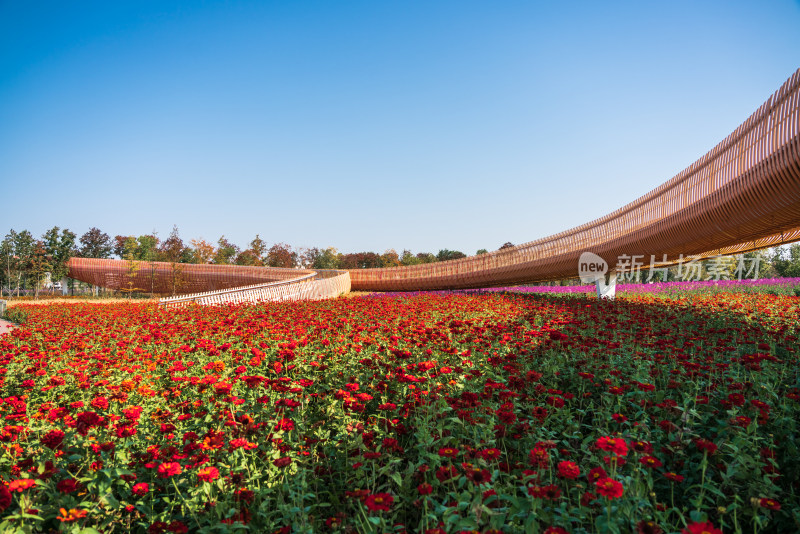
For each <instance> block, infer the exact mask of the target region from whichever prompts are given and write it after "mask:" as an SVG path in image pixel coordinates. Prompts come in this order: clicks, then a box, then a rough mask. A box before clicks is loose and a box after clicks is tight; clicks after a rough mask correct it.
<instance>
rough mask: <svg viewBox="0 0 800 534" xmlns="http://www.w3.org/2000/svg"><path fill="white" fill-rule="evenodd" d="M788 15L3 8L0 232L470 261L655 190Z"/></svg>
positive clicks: (793, 46)
mask: <svg viewBox="0 0 800 534" xmlns="http://www.w3.org/2000/svg"><path fill="white" fill-rule="evenodd" d="M799 60H800V3H799V2H798V1H787V0H772V1H769V2H764V1H761V0H758V1H755V0H754V1H752V2H737V1H705V2H698V1H675V2H642V1H630V2H597V1H573V2H534V1H504V2H487V1H484V2H473V1H468V0H466V1H465V0H458V1H442V2H437V1H419V2H416V1H403V2H390V1H383V2H381V1H362V2H359V1H352V2H330V1H319V2H266V1H265V2H213V1H209V2H195V1H191V2H168V1H150V2H148V1H142V0H138V1H135V2H122V1H112V2H109V1H103V2H46V1H36V2H30V1H25V0H6V1H0V199H2V201H0V214H1V215H0V232H2V234H3V235H4V234H5V233H6V232H7V231H8V230H9V229H11V228H14V229H15V230H18V231H19V230H22V229H28V230H30V231H31V232H33V233H34V234H35V235H37V236H39V235H41V234H42V233H43V232H44V231H45V230H47V229H48V228H50V227H52V226H54V225H57V226H60V227H62V228H64V227H67V228H69V229H71V230H73V231H74V232H76V233H78V235H81V234H82V233H84V232H86V231H87V230H88V229H89V228H90V227H91V226H96V227H98V228H100V229H101V230H103V231H105V232H107V233H108V234H109V235H111V236H112V237H113V236H114V235H116V234H126V235H128V234H135V235H138V234H144V233H149V232H151V231H152V230H154V229H155V230H156V231H157V232H158V234H159V236H160V237H162V238H163V237H166V236H167V234H169V232H170V230H171V229H172V226H173V225H174V224H175V225H178V227H179V229H180V232H181V236H182V237H183V238H184V240H185V241H186V242H187V243H188V241H189V240H190V239H191V238H201V237H202V238H205V239H206V240H209V241H212V242H216V240H217V239H218V238H219V237H220V235H223V234H224V235H225V236H226V237H227V238H229V239H230V240H232V241H234V242H235V243H237V244H239V245H240V246H245V245H246V244H247V243H248V242H249V241H250V240H251V239H252V238H253V237H254V236H255V234H256V233H258V234H260V235H261V237H262V238H263V239H265V240H266V241H267V242H268V243H269V244H272V243H274V242H278V241H281V242H286V243H289V244H291V245H293V246H318V247H327V246H334V247H337V248H338V249H339V250H340V251H343V252H356V251H362V250H374V251H378V252H382V251H384V250H386V249H388V248H395V249H397V250H398V252H399V251H402V249H404V248H408V249H411V250H412V251H414V252H419V251H431V252H433V253H436V252H437V251H438V250H439V249H441V248H449V249H451V250H455V249H457V250H462V251H464V252H466V253H468V254H474V253H475V251H476V250H477V249H479V248H487V249H489V250H495V249H497V248H498V247H499V246H500V245H502V244H503V243H504V242H506V241H511V242H513V243H515V244H519V243H523V242H526V241H531V240H534V239H537V238H540V237H544V236H547V235H550V234H553V233H556V232H559V231H562V230H565V229H567V228H570V227H573V226H576V225H579V224H582V223H584V222H588V221H589V220H591V219H595V218H597V217H600V216H602V215H604V214H606V213H608V212H610V211H613V210H614V209H616V208H618V207H620V206H622V205H623V204H626V203H627V202H629V201H631V200H633V199H635V198H636V197H638V196H640V195H642V194H644V193H646V192H647V191H649V190H650V189H652V188H653V187H655V186H657V185H659V184H660V183H662V182H664V181H666V180H667V179H669V178H671V177H672V176H673V175H675V174H676V173H678V172H679V171H681V170H682V169H683V168H684V167H686V166H688V165H689V164H691V163H692V162H693V161H694V160H696V159H697V158H699V157H700V156H702V155H703V154H704V153H705V152H706V151H708V150H709V149H710V148H712V147H713V146H714V145H715V144H717V143H718V142H719V141H721V140H722V139H723V138H724V137H725V136H726V135H727V134H728V133H730V132H731V131H732V130H733V129H734V128H735V127H736V126H738V125H739V124H740V123H741V122H742V121H744V120H745V119H746V118H747V117H748V116H749V115H750V114H751V113H752V112H753V111H754V110H755V109H756V108H757V107H758V106H759V105H760V104H761V103H762V102H763V101H764V100H766V99H767V98H768V97H769V95H770V94H771V93H772V92H773V91H775V90H776V89H777V88H778V87H779V86H780V85H781V84H782V83H783V82H784V81H785V80H786V78H788V77H789V76H790V75H791V74H792V73H793V72H794V71H795V70H796V69H797V68H798V67H800V61H799Z"/></svg>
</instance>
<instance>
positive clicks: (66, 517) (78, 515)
mask: <svg viewBox="0 0 800 534" xmlns="http://www.w3.org/2000/svg"><path fill="white" fill-rule="evenodd" d="M60 512H61V516H60V517H58V520H59V521H61V522H62V523H72V522H73V521H77V520H78V519H82V518H84V517H86V514H87V512H86V510H77V509H75V508H70V509H69V510H66V509H64V508H61V510H60Z"/></svg>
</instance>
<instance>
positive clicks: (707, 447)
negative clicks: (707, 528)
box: [694, 439, 717, 524]
mask: <svg viewBox="0 0 800 534" xmlns="http://www.w3.org/2000/svg"><path fill="white" fill-rule="evenodd" d="M694 443H695V445H697V448H698V449H700V450H701V451H705V452H707V453H708V454H709V455H712V454H714V453H715V452H717V446H716V445H715V444H714V442H712V441H708V440H707V439H698V440H697V441H695V442H694ZM709 524H710V523H709Z"/></svg>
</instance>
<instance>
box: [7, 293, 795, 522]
mask: <svg viewBox="0 0 800 534" xmlns="http://www.w3.org/2000/svg"><path fill="white" fill-rule="evenodd" d="M14 310H15V313H16V314H17V316H26V319H25V322H24V324H23V325H22V326H21V327H20V328H18V329H16V330H14V331H13V332H12V333H11V334H10V335H7V336H4V337H2V338H0V380H1V382H0V384H2V389H1V390H0V391H1V392H2V395H1V398H0V401H1V402H0V418H2V422H1V423H0V424H1V425H2V427H0V445H2V456H1V457H0V476H1V477H2V483H1V484H0V510H1V511H0V531H3V532H6V531H12V530H14V529H23V530H27V531H41V532H50V531H70V532H80V531H81V529H86V528H91V529H94V530H85V532H93V531H98V532H112V531H119V530H122V531H131V532H149V533H161V532H193V531H203V532H234V531H241V530H243V529H247V530H249V531H253V532H282V533H288V532H376V533H383V532H409V533H423V532H448V533H454V532H482V533H484V532H485V533H488V532H505V533H512V532H526V533H527V532H532V533H540V532H568V533H584V532H622V533H628V532H665V533H669V532H675V533H677V532H682V531H683V532H692V533H693V532H706V531H707V532H725V533H728V532H754V531H756V530H757V531H758V532H796V531H798V530H800V497H798V496H799V495H800V482H798V481H800V462H798V450H797V445H796V443H797V442H798V421H799V420H800V404H799V401H800V380H799V379H798V376H799V375H798V354H797V349H798V339H797V336H798V332H797V329H798V324H799V321H798V311H799V310H800V301H799V299H798V298H797V297H785V296H771V295H759V294H748V295H743V294H728V293H715V294H692V293H684V294H680V295H669V296H665V295H661V296H653V295H648V294H636V295H630V296H627V297H625V298H621V299H618V300H616V301H613V302H598V301H597V300H596V299H589V298H586V297H584V296H571V295H561V296H552V295H550V296H547V295H535V294H529V295H503V294H491V295H479V296H469V295H417V296H409V297H403V296H393V297H384V298H381V297H377V298H372V297H367V298H355V299H338V300H333V301H323V302H295V303H266V304H263V305H258V306H249V307H248V306H242V307H187V308H183V309H177V310H164V309H158V308H156V307H153V306H152V305H147V304H109V305H100V304H97V305H90V304H85V305H81V304H76V305H50V306H35V305H21V306H18V307H17V308H15V309H14Z"/></svg>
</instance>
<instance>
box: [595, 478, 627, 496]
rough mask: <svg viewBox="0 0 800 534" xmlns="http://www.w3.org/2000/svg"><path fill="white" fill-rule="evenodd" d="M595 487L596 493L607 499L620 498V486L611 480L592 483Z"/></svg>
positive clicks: (605, 479) (602, 479)
mask: <svg viewBox="0 0 800 534" xmlns="http://www.w3.org/2000/svg"><path fill="white" fill-rule="evenodd" d="M594 484H595V486H596V487H597V493H599V494H600V495H602V496H603V497H608V498H609V499H618V498H619V497H622V484H621V483H619V482H617V481H616V480H613V479H611V478H601V479H600V480H598V481H597V482H595V483H594Z"/></svg>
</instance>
